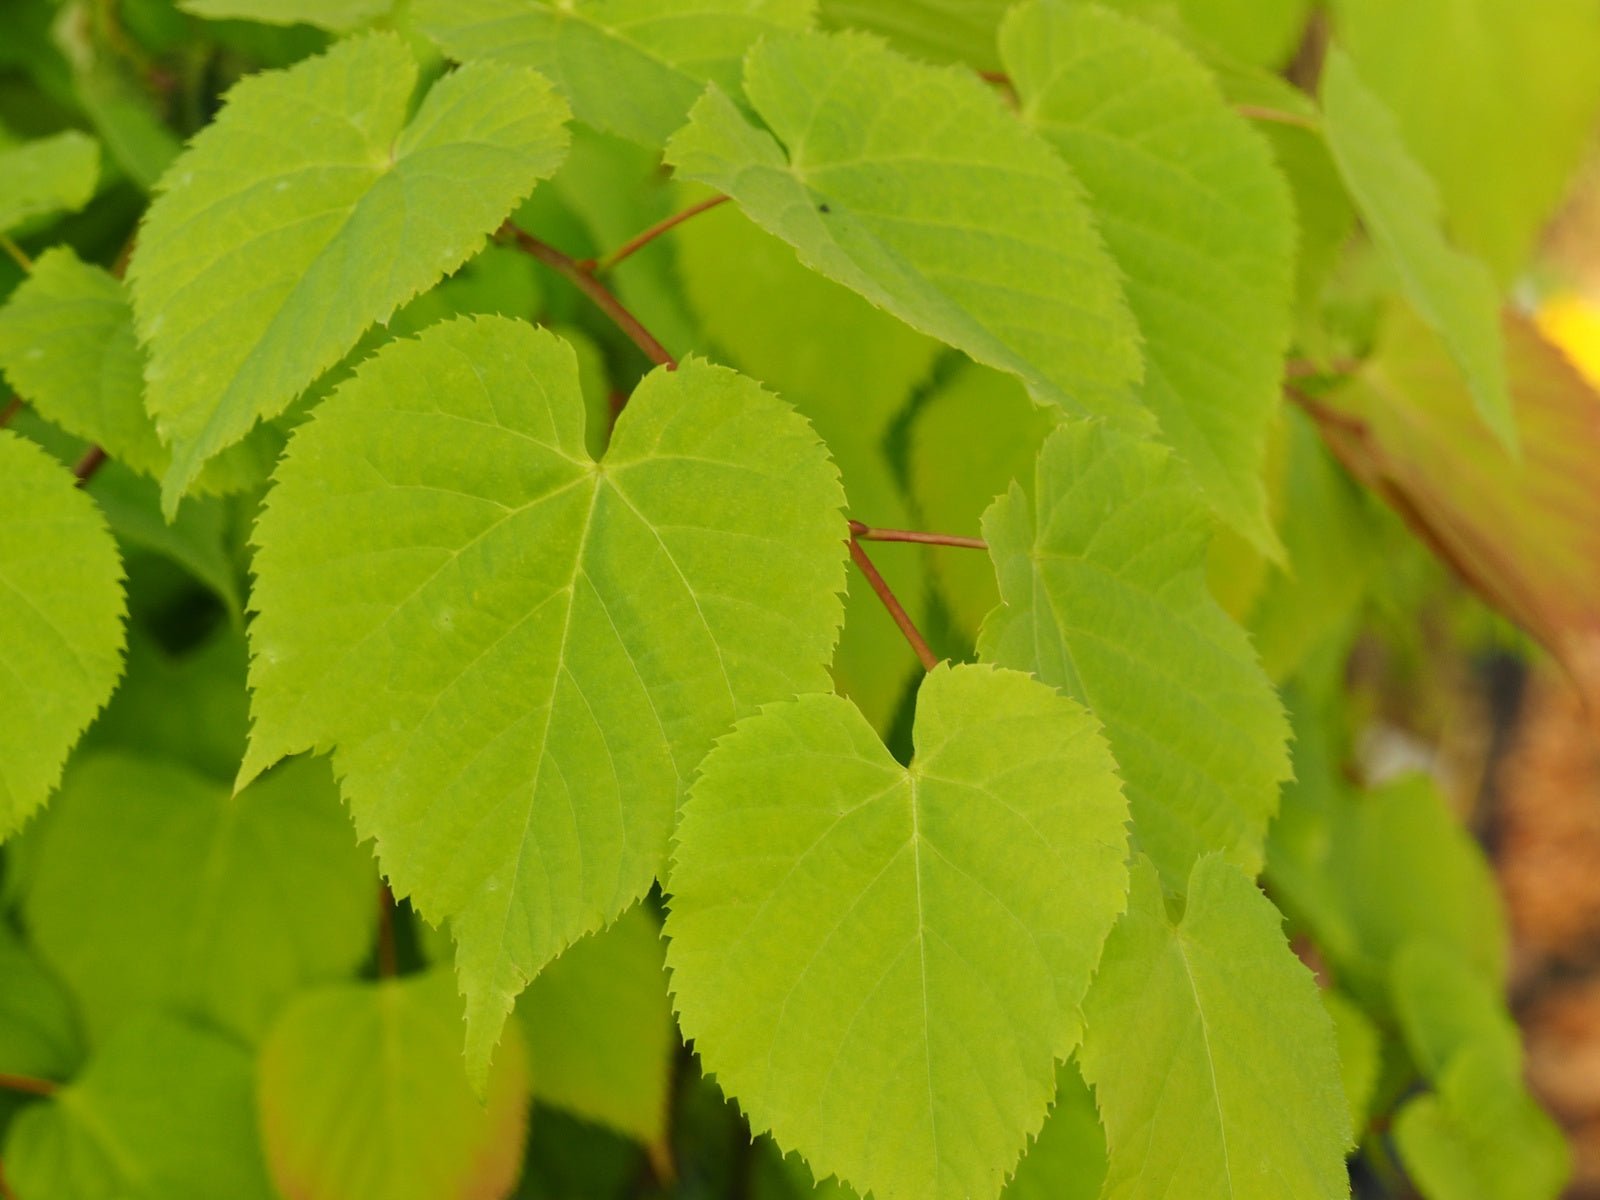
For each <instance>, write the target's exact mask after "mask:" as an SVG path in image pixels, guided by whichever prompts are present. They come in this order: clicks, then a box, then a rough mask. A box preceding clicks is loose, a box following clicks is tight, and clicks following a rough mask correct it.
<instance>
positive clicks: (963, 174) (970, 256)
mask: <svg viewBox="0 0 1600 1200" xmlns="http://www.w3.org/2000/svg"><path fill="white" fill-rule="evenodd" d="M744 92H745V95H746V96H747V97H748V98H749V101H750V103H751V105H752V106H753V107H754V109H755V112H756V114H757V116H759V118H760V120H761V121H762V122H763V124H762V125H756V124H752V123H751V121H750V119H749V118H747V117H746V116H745V115H744V113H743V112H742V111H741V110H740V109H739V108H738V106H736V105H735V104H734V102H733V101H732V100H731V99H729V98H728V96H727V95H726V94H725V93H723V92H722V91H721V90H719V89H717V88H715V87H713V88H710V89H708V90H707V92H706V94H705V96H703V97H702V98H701V99H700V101H699V102H698V103H697V104H696V105H695V107H694V109H693V111H692V112H691V113H690V120H689V124H688V125H687V126H685V127H684V128H683V129H682V130H680V131H679V132H678V133H677V134H676V135H674V137H673V139H672V141H671V142H670V143H669V144H668V146H667V160H668V161H669V162H670V163H672V164H673V166H674V167H675V168H676V169H677V171H678V173H679V174H680V175H683V176H687V177H688V178H691V179H697V180H699V181H701V182H703V183H707V184H710V185H711V186H712V187H715V188H718V189H719V190H721V191H724V192H727V193H728V194H729V195H731V196H732V197H733V198H734V199H735V200H736V201H737V202H738V203H739V205H740V207H742V208H743V209H744V210H745V212H747V213H748V214H749V215H750V216H751V217H752V218H753V219H754V220H755V221H756V223H757V224H759V225H761V226H762V227H763V228H765V229H767V230H769V231H770V232H772V233H775V234H777V235H778V236H779V237H781V238H783V239H784V240H785V241H787V242H789V243H790V244H791V245H792V246H794V248H795V250H796V252H797V253H798V254H799V256H800V261H801V262H803V263H805V264H806V265H807V266H808V267H810V268H811V269H812V270H815V271H819V272H821V273H822V274H823V275H826V276H828V277H829V278H830V279H833V280H835V281H837V282H839V283H842V284H844V285H845V286H846V287H849V288H851V289H853V290H854V291H857V292H860V293H861V294H862V295H863V296H865V297H866V298H867V299H868V300H870V301H871V302H872V303H873V304H875V305H878V306H879V307H881V308H885V309H887V310H888V311H889V312H891V313H893V314H894V315H896V316H897V317H899V318H900V319H901V320H903V321H905V322H906V324H908V325H910V326H912V327H913V328H915V329H920V330H921V331H922V332H924V333H927V334H930V335H931V336H933V337H936V338H938V339H940V340H941V341H944V342H947V343H949V344H950V345H952V346H955V347H957V348H958V349H961V350H964V351H965V352H966V353H967V354H969V355H971V356H972V357H973V358H975V359H977V360H978V361H980V362H984V363H987V364H989V365H991V366H995V367H999V368H1001V369H1002V370H1006V371H1010V372H1012V373H1013V374H1016V375H1018V376H1020V377H1021V378H1022V379H1023V380H1025V381H1026V382H1027V383H1028V384H1029V386H1030V387H1031V388H1033V389H1034V390H1035V391H1036V392H1037V393H1038V394H1039V396H1040V397H1041V398H1042V399H1046V400H1051V401H1053V402H1055V403H1059V404H1063V405H1066V406H1068V407H1074V408H1078V409H1083V410H1088V411H1093V412H1110V413H1119V414H1121V415H1122V416H1124V417H1125V418H1126V419H1129V420H1137V419H1139V417H1140V415H1141V414H1140V413H1139V411H1138V410H1137V407H1136V406H1135V405H1134V403H1133V390H1134V385H1135V384H1136V383H1137V381H1138V378H1139V374H1140V370H1141V367H1140V360H1139V346H1138V333H1137V330H1136V329H1135V327H1134V322H1133V319H1132V317H1131V316H1130V315H1129V313H1128V308H1127V304H1126V301H1125V300H1124V299H1123V296H1122V290H1121V284H1120V281H1119V278H1118V272H1117V269H1116V266H1115V265H1114V264H1113V263H1112V262H1111V260H1110V258H1109V257H1108V256H1107V254H1106V252H1105V248H1104V246H1103V245H1102V244H1101V241H1100V237H1099V235H1098V234H1097V233H1096V232H1095V229H1094V225H1093V222H1092V220H1091V218H1090V216H1089V214H1088V212H1087V210H1086V208H1085V206H1084V204H1083V201H1082V188H1081V187H1080V186H1079V185H1078V183H1077V182H1076V180H1074V179H1073V177H1072V175H1071V173H1070V172H1069V171H1068V170H1067V168H1066V166H1065V165H1064V164H1063V163H1062V162H1061V161H1060V159H1059V158H1058V157H1057V156H1056V155H1055V154H1054V153H1053V152H1052V151H1051V150H1050V149H1049V147H1048V146H1047V145H1046V144H1045V143H1044V142H1043V141H1042V140H1041V139H1039V138H1038V137H1036V136H1035V135H1033V134H1032V133H1031V132H1030V131H1028V130H1027V129H1025V128H1024V127H1022V126H1021V125H1020V124H1019V123H1018V122H1017V121H1016V119H1015V117H1014V116H1013V115H1012V114H1011V113H1009V112H1007V111H1006V110H1005V107H1004V106H1003V104H1002V103H1001V101H1000V100H999V98H998V97H997V96H995V95H994V94H993V93H992V92H991V91H990V90H989V89H988V88H987V87H986V86H985V85H984V84H983V83H982V82H981V81H980V80H978V79H977V78H975V77H974V76H973V75H972V74H971V73H970V72H967V71H964V70H960V69H957V68H940V67H931V66H925V65H922V64H920V63H915V62H912V61H911V60H909V59H905V58H902V57H901V56H899V55H898V54H895V53H894V52H893V51H891V50H889V49H888V48H886V47H885V46H884V45H883V44H882V43H881V42H879V41H878V40H877V39H875V38H871V37H867V36H864V35H860V34H835V35H831V36H830V35H824V34H810V35H804V36H796V37H790V38H774V39H769V40H768V41H765V42H763V43H761V44H760V45H758V46H756V47H755V48H754V49H753V50H752V51H751V52H750V54H749V55H748V56H747V58H746V59H745V73H744Z"/></svg>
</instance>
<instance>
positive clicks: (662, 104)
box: [412, 0, 814, 146]
mask: <svg viewBox="0 0 1600 1200" xmlns="http://www.w3.org/2000/svg"><path fill="white" fill-rule="evenodd" d="M813 2H814V0H576V2H572V0H569V2H567V3H559V4H554V3H547V2H546V0H419V2H418V3H417V4H416V5H414V6H413V9H412V13H413V17H414V19H415V20H416V21H417V23H418V24H419V25H420V26H421V27H422V28H423V29H424V30H425V31H426V32H427V33H428V35H429V36H430V37H432V38H433V39H434V40H435V41H437V42H438V43H439V45H440V46H442V47H443V48H444V51H445V53H446V54H449V55H450V56H451V57H453V58H456V59H460V60H463V61H475V60H478V59H484V58H493V59H498V60H501V61H504V62H514V63H522V64H524V65H526V66H530V67H537V68H538V69H539V70H540V71H542V72H543V73H544V74H545V75H547V76H549V77H550V78H551V79H553V80H554V81H555V83H556V86H557V87H558V88H559V89H560V90H561V92H562V93H563V94H564V95H565V96H566V97H567V99H568V101H569V102H570V103H571V104H572V111H573V112H574V113H575V114H576V115H577V117H578V119H579V120H580V121H583V122H585V123H586V124H589V125H593V126H595V127H596V128H598V129H603V130H606V131H607V132H610V133H617V134H621V135H622V136H623V137H627V138H632V139H633V140H635V141H639V142H643V143H645V144H646V145H651V146H660V145H661V144H662V143H664V142H665V141H666V140H667V138H668V137H670V136H671V134H672V131H673V130H675V129H677V128H678V126H679V125H682V124H683V118H684V114H686V113H687V112H688V111H689V106H690V105H692V104H693V103H694V102H695V99H696V98H697V97H698V96H699V95H700V93H701V92H702V91H703V90H704V88H705V85H706V81H707V80H711V81H713V82H715V83H716V84H717V85H718V86H719V87H721V88H722V89H723V90H725V91H736V90H737V84H738V80H739V60H740V59H741V58H742V57H743V56H744V52H745V51H746V50H747V49H749V48H750V46H751V45H752V44H753V43H755V42H757V41H759V40H760V39H761V38H763V37H767V36H770V35H773V34H781V33H786V32H792V31H795V30H800V29H804V28H806V27H807V26H808V25H809V24H810V22H811V10H812V5H813Z"/></svg>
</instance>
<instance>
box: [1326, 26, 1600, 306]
mask: <svg viewBox="0 0 1600 1200" xmlns="http://www.w3.org/2000/svg"><path fill="white" fill-rule="evenodd" d="M1329 8H1330V10H1331V14H1330V15H1331V16H1332V18H1333V21H1334V27H1335V29H1336V30H1337V32H1338V36H1339V42H1340V44H1342V45H1343V46H1344V47H1345V48H1346V49H1347V50H1348V51H1349V52H1350V55H1351V57H1352V58H1353V59H1354V60H1355V62H1356V63H1357V65H1358V66H1359V67H1360V70H1361V77H1362V79H1364V80H1365V81H1366V82H1367V84H1368V85H1369V86H1370V87H1371V88H1372V91H1373V92H1374V94H1375V95H1376V96H1377V97H1378V98H1379V99H1381V100H1382V102H1383V103H1384V104H1385V105H1386V106H1387V107H1388V108H1390V109H1391V110H1392V111H1393V113H1394V115H1395V118H1396V121H1397V123H1398V125H1399V128H1400V131H1401V133H1402V135H1403V136H1404V138H1405V141H1406V145H1407V146H1409V147H1410V149H1411V151H1412V153H1414V154H1415V155H1416V157H1417V160H1418V161H1419V162H1420V163H1421V165H1422V166H1423V167H1425V168H1426V169H1427V171H1428V173H1429V174H1430V175H1431V176H1432V177H1433V179H1434V180H1435V181H1436V182H1437V184H1438V188H1439V192H1440V195H1441V197H1442V200H1443V207H1444V212H1445V216H1446V223H1447V224H1448V226H1449V228H1450V230H1451V232H1452V233H1453V234H1454V235H1455V237H1456V238H1457V239H1458V240H1459V241H1460V242H1461V244H1462V246H1463V247H1465V248H1466V249H1468V250H1470V251H1472V252H1473V253H1475V254H1479V255H1482V256H1483V257H1484V258H1485V259H1486V260H1487V261H1488V262H1489V264H1490V265H1491V266H1492V267H1493V268H1494V270H1495V273H1496V275H1497V276H1498V277H1499V278H1500V279H1501V280H1511V279H1514V278H1515V276H1516V274H1517V273H1518V272H1519V271H1521V270H1522V269H1523V268H1524V267H1526V266H1527V265H1528V261H1527V260H1528V256H1529V252H1530V251H1531V250H1532V248H1533V246H1534V244H1535V242H1536V241H1537V239H1538V237H1539V234H1540V233H1541V232H1542V231H1543V229H1544V227H1545V225H1546V224H1547V222H1548V221H1549V220H1550V218H1551V217H1552V216H1554V215H1555V211H1556V208H1557V206H1558V205H1559V204H1560V203H1561V201H1562V199H1563V196H1564V194H1565V193H1566V190H1567V188H1568V187H1569V186H1570V185H1571V183H1572V176H1573V175H1574V174H1575V173H1576V172H1577V170H1578V168H1579V167H1580V165H1581V164H1582V162H1583V161H1584V159H1585V156H1586V155H1588V154H1589V153H1590V152H1591V148H1592V146H1593V134H1594V123H1595V118H1596V116H1597V115H1600V113H1597V105H1600V89H1596V88H1595V86H1594V81H1595V78H1596V77H1597V75H1600V22H1597V21H1596V20H1595V14H1594V10H1593V9H1592V7H1590V5H1589V4H1588V3H1587V0H1546V2H1545V3H1542V4H1540V5H1539V6H1538V9H1537V11H1533V10H1530V9H1529V8H1528V7H1527V5H1526V4H1524V3H1523V2H1522V0H1408V3H1406V4H1403V5H1397V4H1393V3H1390V2H1389V0H1335V2H1334V3H1332V4H1330V5H1329ZM1422 61H1426V62H1427V64H1428V74H1427V79H1428V84H1427V86H1426V87H1419V86H1418V82H1417V64H1418V63H1419V62H1422Z"/></svg>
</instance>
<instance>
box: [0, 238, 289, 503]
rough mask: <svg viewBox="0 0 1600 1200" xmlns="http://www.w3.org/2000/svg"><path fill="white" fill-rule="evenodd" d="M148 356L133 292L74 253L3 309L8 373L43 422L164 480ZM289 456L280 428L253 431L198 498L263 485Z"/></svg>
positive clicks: (0, 321)
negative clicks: (147, 388)
mask: <svg viewBox="0 0 1600 1200" xmlns="http://www.w3.org/2000/svg"><path fill="white" fill-rule="evenodd" d="M144 368H145V355H144V351H143V349H142V348H141V347H140V346H139V342H138V339H137V338H136V337H135V335H134V331H133V308H132V305H131V304H130V303H129V300H128V293H127V290H126V289H125V288H124V286H123V285H122V283H121V281H119V280H117V279H115V278H114V277H113V276H112V275H111V273H110V272H108V271H106V270H104V269H103V268H100V267H96V266H91V265H90V264H88V263H85V262H83V261H81V260H80V259H79V258H78V257H77V255H76V254H74V253H73V252H72V250H71V249H70V248H69V247H66V246H59V247H53V248H52V249H50V250H47V251H46V252H45V253H44V254H41V255H40V256H39V258H38V260H37V261H35V263H34V264H33V272H32V273H31V274H30V275H29V276H28V277H27V279H25V280H24V281H23V282H22V283H21V284H20V285H19V286H18V287H17V289H16V291H14V292H13V293H12V294H11V296H10V297H9V298H8V299H7V301H6V304H5V307H4V308H0V370H4V371H5V373H6V378H7V380H8V381H9V382H10V384H11V386H12V387H14V388H15V389H16V390H17V394H18V395H20V396H21V397H22V398H23V399H25V400H27V401H28V403H29V404H30V405H32V406H33V408H34V409H35V410H37V412H38V413H39V415H40V416H42V417H44V418H45V419H47V420H49V421H51V422H52V423H54V424H56V425H59V426H60V427H61V428H62V429H64V430H66V431H67V432H68V433H70V434H72V435H74V436H75V437H80V438H83V439H84V440H85V441H89V442H94V443H96V444H97V445H99V446H100V447H102V448H103V449H104V450H105V451H106V452H107V453H108V454H109V455H111V457H112V458H114V459H116V460H117V462H119V463H121V464H122V465H124V466H127V467H130V468H132V469H133V470H135V471H137V472H139V473H141V474H144V475H154V476H156V477H157V478H159V477H160V476H161V475H162V474H163V473H164V472H165V471H166V469H167V467H168V465H169V464H170V463H171V461H172V455H171V452H170V451H169V450H168V449H167V447H165V446H163V445H162V444H161V439H160V438H159V437H158V436H157V434H156V427H155V422H154V421H152V420H151V418H150V415H149V414H148V413H147V412H145V408H144V378H143V376H144ZM282 449H283V433H282V432H281V431H280V430H279V429H277V428H276V427H274V426H266V427H262V428H258V429H256V430H253V431H252V432H251V433H250V434H249V436H247V437H246V438H245V439H244V440H243V441H242V442H240V443H238V444H237V445H234V446H230V447H229V448H228V449H226V450H224V451H223V452H222V453H221V454H220V455H218V456H217V457H216V458H215V459H213V460H212V461H211V462H210V463H208V464H207V465H206V467H205V470H204V471H202V472H201V474H200V476H199V478H198V479H196V480H195V484H194V489H193V490H194V491H196V492H199V493H209V492H232V491H240V490H243V489H244V488H247V487H251V486H254V485H256V484H258V483H260V482H261V481H262V480H264V479H265V478H266V476H267V474H268V473H269V472H270V471H271V469H272V464H273V462H274V461H276V459H277V456H278V454H279V453H280V452H281V451H282Z"/></svg>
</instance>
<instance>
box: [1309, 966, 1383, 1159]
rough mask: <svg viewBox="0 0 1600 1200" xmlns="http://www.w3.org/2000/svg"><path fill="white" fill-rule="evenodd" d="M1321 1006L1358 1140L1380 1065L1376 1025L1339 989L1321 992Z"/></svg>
mask: <svg viewBox="0 0 1600 1200" xmlns="http://www.w3.org/2000/svg"><path fill="white" fill-rule="evenodd" d="M1322 1007H1323V1008H1325V1009H1327V1010H1328V1018H1329V1020H1331V1021H1332V1022H1333V1037H1334V1041H1335V1043H1336V1044H1337V1045H1338V1047H1339V1077H1340V1078H1341V1079H1342V1080H1343V1081H1344V1095H1345V1099H1346V1100H1347V1101H1348V1102H1349V1105H1350V1128H1352V1129H1354V1130H1355V1131H1356V1140H1357V1141H1358V1142H1359V1141H1360V1140H1361V1131H1362V1130H1364V1129H1365V1128H1366V1126H1367V1117H1368V1115H1369V1114H1370V1113H1371V1112H1372V1099H1373V1095H1374V1094H1375V1093H1376V1092H1377V1089H1378V1073H1379V1071H1380V1070H1381V1068H1382V1066H1383V1047H1382V1045H1381V1043H1380V1040H1379V1034H1378V1028H1377V1026H1376V1025H1374V1024H1373V1023H1372V1019H1371V1018H1370V1017H1368V1016H1367V1014H1366V1013H1364V1012H1362V1011H1361V1009H1360V1007H1358V1006H1357V1005H1356V1004H1355V1002H1354V1001H1352V1000H1350V999H1348V998H1347V997H1346V996H1345V995H1344V993H1343V992H1335V991H1324V992H1323V993H1322Z"/></svg>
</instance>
